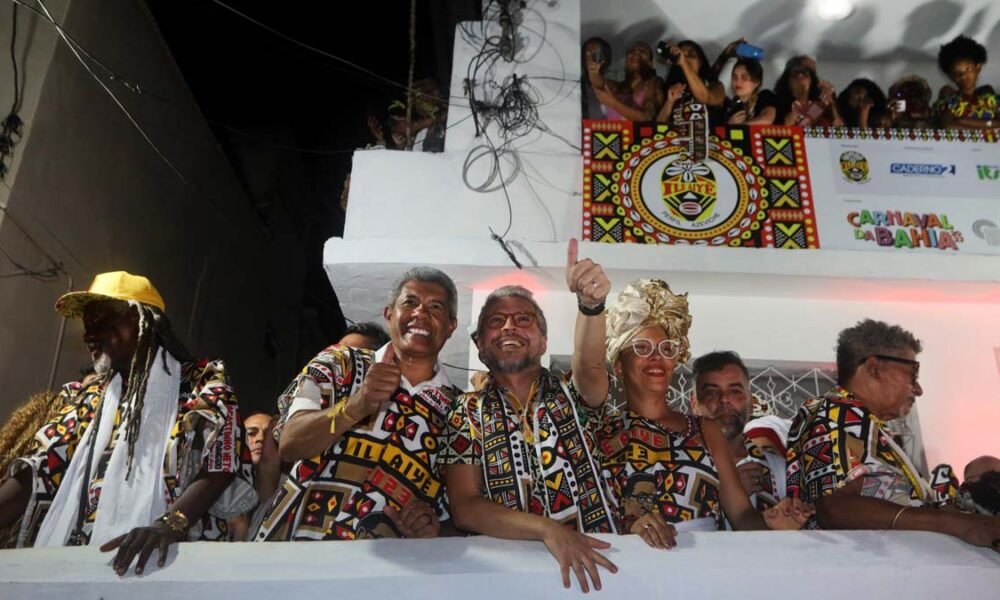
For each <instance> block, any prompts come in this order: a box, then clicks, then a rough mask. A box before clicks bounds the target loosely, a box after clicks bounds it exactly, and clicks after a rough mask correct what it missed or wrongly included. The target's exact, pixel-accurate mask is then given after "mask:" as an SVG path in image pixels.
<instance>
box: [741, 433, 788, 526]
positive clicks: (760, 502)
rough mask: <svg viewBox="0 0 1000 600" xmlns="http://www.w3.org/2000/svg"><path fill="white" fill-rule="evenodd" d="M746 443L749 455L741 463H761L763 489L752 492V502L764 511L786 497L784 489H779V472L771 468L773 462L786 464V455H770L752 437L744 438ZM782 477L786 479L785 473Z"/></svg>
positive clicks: (755, 506)
mask: <svg viewBox="0 0 1000 600" xmlns="http://www.w3.org/2000/svg"><path fill="white" fill-rule="evenodd" d="M744 445H745V447H746V449H747V456H746V458H744V459H743V460H741V461H740V462H739V464H744V463H748V462H752V463H755V464H757V465H760V485H761V489H760V491H757V492H754V493H752V494H750V504H751V505H753V507H754V509H755V510H757V511H764V510H767V509H768V508H771V507H773V506H776V505H777V504H778V502H779V501H780V500H781V499H782V498H784V490H783V489H781V490H779V487H780V486H779V483H780V482H779V481H778V480H777V479H778V477H777V475H778V474H777V473H775V472H774V471H772V469H771V465H772V464H784V457H777V456H775V455H771V456H770V457H769V456H768V454H766V453H765V452H766V451H765V450H762V449H761V447H760V446H758V445H757V444H755V443H753V441H752V440H751V439H750V438H746V439H745V440H744ZM769 458H770V460H769ZM776 459H777V460H776ZM781 479H784V473H781Z"/></svg>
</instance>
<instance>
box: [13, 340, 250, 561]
mask: <svg viewBox="0 0 1000 600" xmlns="http://www.w3.org/2000/svg"><path fill="white" fill-rule="evenodd" d="M109 381H110V379H106V378H102V379H98V380H96V381H95V382H94V383H91V384H90V385H89V386H87V387H86V388H84V387H83V386H82V385H81V384H80V383H69V384H66V385H65V386H63V388H62V391H61V393H60V394H61V396H62V408H61V409H60V411H59V415H58V416H57V417H56V418H55V419H53V420H52V421H51V422H49V423H48V424H46V425H45V426H44V427H42V428H41V429H40V430H39V431H38V433H37V434H36V435H35V446H34V450H33V451H32V453H31V454H30V455H29V456H27V457H25V458H21V459H18V460H17V461H15V462H14V463H13V464H12V465H11V471H12V472H14V471H17V470H19V469H21V468H25V467H27V468H30V469H31V471H32V474H33V482H32V491H31V498H30V500H29V502H28V507H27V510H26V511H25V515H24V519H23V520H22V524H21V533H20V535H19V538H18V545H19V546H22V547H23V546H30V545H32V544H33V543H34V540H35V536H36V535H37V534H38V529H39V527H40V526H41V523H42V520H43V519H44V518H45V515H46V513H47V512H48V509H49V506H50V505H51V503H52V500H53V499H54V498H55V495H56V492H57V491H58V490H59V485H60V484H61V483H62V480H63V475H64V474H65V472H66V469H67V468H68V467H69V463H70V461H71V460H72V458H73V454H74V453H75V452H76V451H77V449H78V445H79V442H80V439H81V438H82V437H83V434H84V432H86V430H87V428H88V427H89V426H90V425H91V423H92V422H93V421H94V417H95V414H96V411H97V407H98V405H99V404H100V401H101V397H102V394H103V392H104V388H105V387H106V385H107V383H108V382H109ZM177 402H178V410H177V420H176V421H175V423H174V428H173V430H172V431H171V433H170V440H169V441H168V443H167V448H166V452H165V455H164V460H163V479H164V481H165V482H166V488H167V494H168V498H167V506H168V507H169V506H170V505H172V504H173V503H174V502H175V501H176V500H177V499H178V498H180V496H181V494H182V493H183V492H184V489H185V488H186V487H187V486H188V485H190V484H191V482H192V481H193V480H194V479H195V477H197V475H198V474H199V472H201V471H205V472H208V473H236V474H237V476H238V477H239V478H241V479H243V480H244V481H245V482H246V483H247V484H248V485H251V486H252V482H253V475H252V464H253V463H252V460H251V456H250V449H249V448H248V447H247V445H246V443H245V437H244V433H243V420H242V419H241V417H240V413H239V406H238V404H237V400H236V394H235V393H234V392H233V389H232V387H231V386H230V384H229V376H228V375H227V374H226V370H225V365H224V364H223V363H222V361H219V360H217V361H208V360H202V361H199V362H189V363H184V364H183V365H182V366H181V382H180V390H179V394H178V397H177ZM120 425H121V411H120V410H119V412H118V414H117V415H115V430H114V432H113V433H112V435H111V440H110V442H109V443H108V447H107V448H105V449H103V453H102V455H101V459H100V462H99V463H98V467H97V470H96V472H95V473H94V474H93V476H92V478H91V481H90V485H89V489H88V499H89V502H88V506H87V513H86V520H85V522H84V529H83V534H84V539H83V540H82V542H83V543H84V544H86V543H87V542H88V539H89V535H90V532H91V530H92V528H93V524H94V519H96V518H97V511H98V509H99V508H100V496H101V487H102V484H103V478H104V472H105V470H106V469H107V466H108V461H109V460H110V458H111V453H112V451H113V450H114V448H115V444H116V443H117V440H118V430H119V427H120ZM250 508H253V504H252V502H251V503H250V504H248V505H247V506H245V507H243V510H249V509H250ZM189 539H190V540H211V541H226V540H228V539H229V529H228V527H227V525H226V520H225V518H224V517H216V516H213V515H212V514H211V510H210V511H208V512H206V513H205V515H204V516H203V517H202V518H201V519H200V520H199V521H197V522H194V523H192V524H191V530H190V536H189Z"/></svg>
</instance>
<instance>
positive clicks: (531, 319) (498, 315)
mask: <svg viewBox="0 0 1000 600" xmlns="http://www.w3.org/2000/svg"><path fill="white" fill-rule="evenodd" d="M536 318H537V317H536V315H535V313H533V312H516V313H502V312H495V313H493V314H491V315H489V316H487V317H486V319H485V320H483V324H484V325H486V326H487V327H489V328H490V329H500V328H501V327H503V326H504V325H506V324H507V321H508V319H513V320H514V325H515V326H516V327H531V326H532V325H534V324H535V319H536Z"/></svg>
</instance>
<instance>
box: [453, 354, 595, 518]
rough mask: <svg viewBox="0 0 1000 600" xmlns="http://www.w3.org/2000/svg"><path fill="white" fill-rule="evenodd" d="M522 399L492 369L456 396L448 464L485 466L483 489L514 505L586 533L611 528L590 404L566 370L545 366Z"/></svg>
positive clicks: (495, 498) (513, 506)
mask: <svg viewBox="0 0 1000 600" xmlns="http://www.w3.org/2000/svg"><path fill="white" fill-rule="evenodd" d="M533 391H534V394H533V398H531V399H527V401H526V402H525V403H524V404H525V406H523V407H521V406H515V405H514V404H515V403H516V404H520V403H519V402H517V401H516V400H514V399H512V397H510V396H508V393H507V392H506V391H505V390H504V389H503V388H501V387H500V386H498V385H497V384H496V382H495V381H494V380H493V378H492V377H491V378H490V379H489V381H488V383H487V384H486V385H485V386H484V387H483V388H482V389H481V390H479V391H476V392H471V393H468V394H463V395H462V396H461V397H459V398H458V400H457V401H456V402H455V405H454V408H453V410H452V412H451V415H450V417H449V422H448V450H447V458H446V459H445V462H446V463H447V464H467V465H476V466H482V468H483V483H484V488H485V489H484V491H483V492H484V496H486V497H487V498H489V499H490V500H492V501H493V502H496V503H497V504H502V505H504V506H506V507H508V508H510V509H512V510H519V511H522V512H527V513H531V514H535V515H540V516H545V517H549V518H551V519H554V520H556V521H558V522H560V523H562V524H564V525H565V526H567V527H570V528H574V529H576V530H578V531H583V532H586V533H609V532H613V531H614V528H613V524H612V520H611V512H610V507H609V505H608V502H607V498H606V493H605V489H604V485H603V482H602V480H601V476H600V472H599V467H598V463H597V461H596V460H595V457H594V455H593V451H594V440H593V437H592V435H591V434H590V433H589V430H588V428H587V426H586V424H587V420H588V419H589V418H590V413H591V411H590V410H588V409H586V408H585V407H584V405H583V404H582V403H581V402H580V399H579V395H578V393H577V392H576V390H575V388H574V387H573V383H572V379H571V378H570V377H569V376H568V375H556V374H552V373H549V372H548V371H546V370H544V369H543V371H542V373H541V375H540V376H539V378H538V380H537V381H536V382H535V384H534V388H533Z"/></svg>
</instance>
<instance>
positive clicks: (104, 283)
mask: <svg viewBox="0 0 1000 600" xmlns="http://www.w3.org/2000/svg"><path fill="white" fill-rule="evenodd" d="M95 300H124V301H128V300H135V301H136V302H141V303H143V304H147V305H149V306H155V307H156V308H158V309H160V310H161V311H165V310H166V305H165V304H164V303H163V298H162V297H161V296H160V292H158V291H156V288H155V287H153V284H152V283H150V282H149V280H148V279H146V278H145V277H143V276H142V275H132V274H131V273H126V272H125V271H114V272H111V273H101V274H100V275H98V276H97V277H95V278H94V283H92V284H90V289H89V290H87V291H86V292H70V293H68V294H63V296H62V297H61V298H59V299H58V300H56V312H58V313H59V314H61V315H63V316H64V317H69V318H71V319H79V318H80V317H82V316H83V308H84V307H85V306H87V305H88V304H90V303H91V302H94V301H95Z"/></svg>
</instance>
